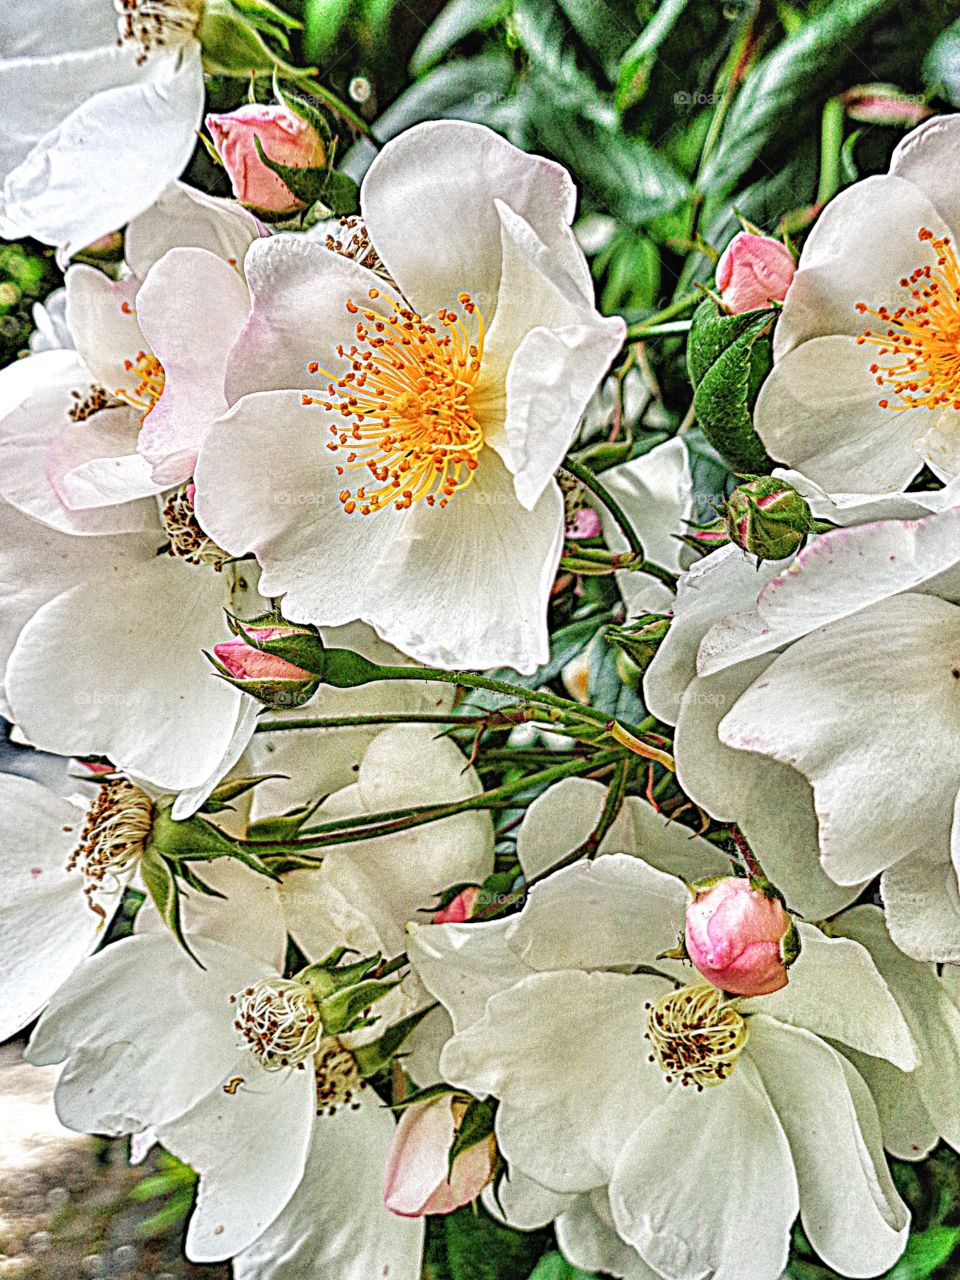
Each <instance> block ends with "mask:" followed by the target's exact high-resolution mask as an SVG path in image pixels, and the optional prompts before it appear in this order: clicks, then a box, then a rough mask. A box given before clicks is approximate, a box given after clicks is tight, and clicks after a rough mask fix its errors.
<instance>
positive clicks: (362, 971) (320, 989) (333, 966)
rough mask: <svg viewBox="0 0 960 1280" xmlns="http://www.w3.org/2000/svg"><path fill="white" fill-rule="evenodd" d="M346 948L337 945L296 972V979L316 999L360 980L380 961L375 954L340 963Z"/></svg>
mask: <svg viewBox="0 0 960 1280" xmlns="http://www.w3.org/2000/svg"><path fill="white" fill-rule="evenodd" d="M348 950H349V948H348V947H337V948H336V950H334V951H331V952H330V954H329V955H328V956H326V957H325V958H324V959H323V960H320V961H318V962H317V963H316V964H312V965H310V966H309V967H308V968H306V969H301V971H300V972H299V973H298V974H297V980H298V981H299V982H305V983H306V984H307V986H308V987H309V988H310V990H311V991H312V992H313V995H314V998H315V999H316V1000H317V1001H320V1000H326V999H327V998H328V997H329V996H332V995H335V994H336V993H337V992H338V991H343V990H345V989H346V988H347V987H352V986H355V985H356V983H358V982H362V981H363V979H364V978H366V977H367V975H368V974H370V973H372V972H373V970H374V969H376V967H377V966H378V965H379V963H380V957H379V956H378V955H375V956H367V957H365V958H364V959H363V960H356V961H354V962H353V963H352V964H344V965H341V964H340V961H341V960H342V959H343V957H344V956H345V955H346V954H347V952H348Z"/></svg>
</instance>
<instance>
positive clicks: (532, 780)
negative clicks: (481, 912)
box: [236, 751, 622, 857]
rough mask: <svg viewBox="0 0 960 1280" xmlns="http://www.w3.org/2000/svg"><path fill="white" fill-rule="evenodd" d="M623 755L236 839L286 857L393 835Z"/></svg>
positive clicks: (499, 802)
mask: <svg viewBox="0 0 960 1280" xmlns="http://www.w3.org/2000/svg"><path fill="white" fill-rule="evenodd" d="M619 759H622V752H620V751H598V752H597V753H596V754H595V755H593V756H592V757H588V758H586V759H584V758H579V759H576V760H567V761H564V763H563V764H558V765H554V766H553V767H552V768H550V769H542V770H540V771H539V772H538V773H532V774H528V775H527V776H526V777H523V778H518V779H516V780H515V781H513V782H507V783H504V784H503V785H502V786H499V787H494V788H493V789H492V790H490V791H482V792H481V793H480V794H479V795H476V796H469V797H468V798H467V799H465V800H454V801H451V802H450V803H449V804H442V805H421V806H417V807H410V808H406V809H394V810H390V811H388V812H385V813H368V814H361V815H360V816H359V817H355V818H339V819H337V820H336V821H334V822H324V823H321V824H319V825H318V826H315V827H304V828H303V829H302V830H301V832H300V838H299V839H297V840H291V841H283V840H263V841H258V840H237V841H236V843H237V844H239V845H241V846H242V847H244V848H249V849H254V850H256V852H257V853H258V854H260V856H261V857H262V856H265V855H269V854H270V853H276V854H277V855H279V856H281V857H282V856H286V855H288V854H299V853H302V852H304V851H305V850H307V849H322V848H324V847H325V846H327V845H331V844H352V843H354V842H355V841H358V840H373V839H375V838H378V837H380V836H385V835H392V834H394V833H395V832H397V831H406V830H409V829H410V828H411V827H419V826H423V825H424V824H426V823H429V822H439V821H440V820H441V819H442V818H450V817H453V816H454V815H455V814H458V813H469V812H471V811H473V810H475V809H496V808H506V807H512V806H508V805H506V804H505V802H506V801H511V800H514V799H515V797H517V796H518V795H521V794H522V793H523V792H525V791H529V790H530V789H531V788H533V787H541V786H549V784H550V783H552V782H559V781H561V779H563V778H575V777H577V776H578V775H580V774H584V773H593V772H595V771H596V770H598V769H603V768H606V767H607V766H609V765H611V764H614V763H616V761H617V760H619Z"/></svg>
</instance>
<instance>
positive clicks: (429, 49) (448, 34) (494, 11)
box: [410, 0, 513, 76]
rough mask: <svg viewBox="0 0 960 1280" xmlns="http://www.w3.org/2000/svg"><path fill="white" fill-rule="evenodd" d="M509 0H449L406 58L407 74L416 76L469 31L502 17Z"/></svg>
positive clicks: (492, 22)
mask: <svg viewBox="0 0 960 1280" xmlns="http://www.w3.org/2000/svg"><path fill="white" fill-rule="evenodd" d="M512 7H513V0H452V3H451V4H448V5H445V6H444V7H443V9H441V10H440V13H439V14H438V15H437V18H436V21H435V22H434V23H433V25H432V26H430V27H428V29H427V31H426V34H425V35H424V37H423V39H422V40H421V41H420V43H419V44H418V45H417V47H416V49H415V50H414V53H413V57H412V58H411V59H410V74H411V75H413V76H420V75H422V74H423V73H424V72H425V71H428V70H429V69H430V67H432V66H433V65H434V63H435V62H439V60H440V59H441V58H442V57H443V55H444V54H445V53H449V52H450V50H451V49H452V48H453V46H454V45H455V44H456V43H457V42H458V41H459V40H462V39H463V38H464V36H468V35H470V33H471V32H473V31H485V30H486V28H487V27H492V26H493V24H494V23H495V22H499V21H500V19H501V18H505V17H506V16H507V14H508V13H509V12H510V10H511V8H512Z"/></svg>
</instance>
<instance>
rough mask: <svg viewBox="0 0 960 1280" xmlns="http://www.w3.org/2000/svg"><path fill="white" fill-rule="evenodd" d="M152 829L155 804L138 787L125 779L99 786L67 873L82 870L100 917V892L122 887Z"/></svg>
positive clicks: (91, 902)
mask: <svg viewBox="0 0 960 1280" xmlns="http://www.w3.org/2000/svg"><path fill="white" fill-rule="evenodd" d="M152 826H153V804H152V802H151V800H150V798H149V796H147V795H146V794H145V793H144V792H143V791H141V790H140V788H139V787H137V786H134V784H133V783H132V782H129V781H128V780H127V779H126V778H113V779H111V780H110V781H109V782H102V783H101V784H100V790H99V791H98V792H97V798H96V799H95V800H94V802H93V804H92V805H91V806H90V808H89V809H88V810H87V816H86V820H85V822H84V824H83V830H82V831H81V832H80V842H79V844H78V845H77V847H76V849H74V851H73V852H72V853H71V854H70V857H69V859H68V860H67V870H68V871H73V870H74V869H75V868H76V867H79V868H80V869H81V871H82V872H83V878H84V887H83V892H84V894H85V895H86V898H87V903H88V905H89V907H90V909H91V911H93V912H95V913H96V914H97V915H98V916H100V917H101V918H105V915H106V913H105V912H104V910H103V908H102V907H101V906H100V904H99V903H98V902H97V901H96V894H97V892H98V891H99V890H101V889H103V888H104V887H109V888H113V887H116V886H119V885H120V884H121V877H122V876H123V874H124V873H125V872H127V871H129V870H130V869H131V868H132V867H133V865H134V864H135V863H136V861H137V860H138V859H139V858H140V856H141V854H142V853H143V850H144V846H145V845H146V843H147V840H148V839H149V836H150V830H151V827H152Z"/></svg>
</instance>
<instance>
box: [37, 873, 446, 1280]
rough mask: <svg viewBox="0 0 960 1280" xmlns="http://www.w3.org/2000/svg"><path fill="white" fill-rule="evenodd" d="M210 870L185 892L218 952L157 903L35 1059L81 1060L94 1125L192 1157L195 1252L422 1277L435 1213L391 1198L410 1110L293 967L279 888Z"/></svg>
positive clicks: (243, 1271)
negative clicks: (388, 1203)
mask: <svg viewBox="0 0 960 1280" xmlns="http://www.w3.org/2000/svg"><path fill="white" fill-rule="evenodd" d="M408 872H409V875H410V877H411V881H412V879H413V877H414V876H415V874H416V868H415V867H408ZM202 878H203V880H204V881H205V882H206V883H207V884H209V885H210V886H211V887H213V888H214V889H216V890H217V891H218V892H219V893H222V894H225V895H226V896H225V897H223V898H205V897H200V896H199V895H190V896H188V898H187V899H186V900H185V902H184V904H183V906H184V916H183V924H184V930H185V934H186V936H187V939H188V941H189V944H190V947H191V950H192V951H193V952H194V953H195V954H196V955H197V956H198V957H199V959H200V960H201V961H202V965H203V967H201V966H200V965H198V964H197V963H196V962H195V961H194V960H192V959H191V958H190V956H188V955H187V954H186V952H185V951H184V950H183V948H181V947H180V946H179V945H178V944H177V942H176V941H175V940H174V938H173V937H172V936H171V935H170V933H169V930H168V929H167V927H166V925H165V924H164V923H163V922H162V921H161V920H160V919H159V917H158V915H157V913H156V911H154V910H153V909H152V907H145V908H143V909H142V910H141V912H140V914H139V916H138V918H137V925H136V932H135V934H134V936H133V937H131V938H127V939H124V940H123V941H121V942H118V943H115V944H112V945H110V946H107V947H106V948H104V949H103V950H102V951H101V952H100V953H98V954H97V955H95V956H93V957H92V958H90V959H89V960H86V961H84V963H83V964H81V965H80V967H79V968H78V969H77V971H76V972H75V973H74V975H73V976H72V977H71V978H69V979H68V981H67V982H66V983H65V985H64V986H62V987H61V988H60V990H59V991H57V993H56V994H55V995H54V997H53V999H52V1001H51V1002H50V1005H49V1007H48V1009H47V1011H46V1013H45V1014H44V1016H43V1018H42V1019H41V1021H40V1023H39V1025H38V1027H37V1029H36V1031H35V1032H34V1035H33V1037H32V1039H31V1042H30V1045H29V1047H28V1050H27V1056H28V1058H29V1059H30V1060H31V1061H32V1062H35V1063H53V1062H63V1061H65V1062H66V1064H67V1065H66V1069H65V1070H64V1072H63V1074H62V1076H61V1078H60V1081H59V1084H58V1086H57V1096H56V1102H57V1111H58V1115H59V1116H60V1118H61V1120H62V1121H63V1122H64V1123H65V1124H67V1125H68V1126H69V1127H71V1128H74V1129H78V1130H80V1131H84V1132H95V1133H107V1134H135V1133H140V1132H142V1131H143V1130H145V1129H149V1130H151V1131H152V1132H153V1133H154V1134H155V1135H156V1139H157V1141H159V1142H160V1143H162V1144H163V1145H164V1146H165V1147H166V1148H167V1149H168V1150H170V1151H171V1152H173V1153H174V1154H175V1155H177V1156H178V1157H179V1158H180V1159H182V1160H184V1161H186V1162H187V1163H188V1164H190V1165H192V1167H193V1168H194V1169H195V1170H196V1171H197V1173H198V1174H199V1175H200V1188H199V1194H198V1197H197V1201H196V1204H195V1207H194V1211H193V1214H192V1216H191V1219H190V1223H189V1227H188V1230H187V1238H186V1252H187V1256H188V1257H189V1258H191V1259H192V1260H193V1261H196V1262H213V1261H222V1260H224V1259H227V1258H230V1257H234V1264H233V1265H234V1274H235V1275H236V1276H238V1277H243V1278H244V1280H247V1278H248V1277H257V1278H258V1280H296V1278H298V1277H301V1276H305V1275H317V1276H320V1275H322V1276H324V1277H329V1280H370V1277H371V1276H380V1275H382V1274H383V1273H384V1269H387V1270H388V1271H389V1274H390V1275H391V1276H392V1277H396V1280H418V1278H419V1275H420V1257H421V1249H422V1242H423V1223H422V1221H420V1220H415V1221H414V1220H406V1219H401V1218H398V1217H397V1216H396V1215H394V1214H392V1213H390V1212H389V1210H387V1209H386V1207H385V1206H384V1204H383V1171H384V1167H385V1164H386V1159H387V1154H388V1152H389V1149H390V1145H391V1142H392V1139H393V1133H394V1128H395V1122H394V1118H393V1116H392V1114H391V1113H390V1111H389V1110H388V1109H387V1108H386V1107H384V1105H383V1103H382V1102H381V1100H380V1099H379V1097H378V1096H377V1095H376V1093H374V1091H373V1090H372V1089H371V1088H370V1086H369V1085H368V1084H366V1083H365V1082H364V1080H363V1079H362V1078H361V1075H360V1071H359V1067H358V1063H357V1060H356V1057H355V1056H354V1053H353V1044H354V1042H353V1041H352V1039H351V1034H349V1033H344V1034H341V1035H330V1034H327V1033H326V1032H325V1031H324V1029H323V1025H322V1020H321V1015H320V1009H319V1005H318V1003H317V1000H316V997H315V994H314V991H313V989H312V988H311V987H310V986H309V985H308V984H307V982H306V981H304V980H301V979H299V978H296V977H293V978H285V977H283V976H281V969H282V965H283V963H284V956H285V953H286V945H287V942H286V932H285V928H284V921H283V915H282V912H281V909H280V903H279V898H278V893H277V887H276V885H275V884H273V883H271V882H270V881H268V880H266V879H264V878H263V877H261V876H257V875H254V874H253V873H251V872H248V871H246V870H245V869H244V868H242V867H240V866H239V864H237V863H235V862H216V863H208V864H206V865H205V866H204V868H203V874H202ZM424 891H425V892H429V889H428V888H425V890H424ZM388 999H389V997H388ZM383 1004H384V1002H383V1001H381V1002H380V1004H379V1005H378V1006H377V1009H381V1008H382V1007H383ZM389 1021H390V1018H389V1015H385V1016H383V1017H382V1018H381V1021H380V1022H379V1024H378V1026H377V1027H376V1028H371V1029H370V1030H369V1031H368V1032H367V1033H366V1034H367V1035H368V1036H369V1035H370V1034H371V1033H372V1032H373V1031H376V1033H377V1034H379V1033H380V1032H382V1031H383V1030H385V1029H386V1027H387V1026H388V1025H389Z"/></svg>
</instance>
